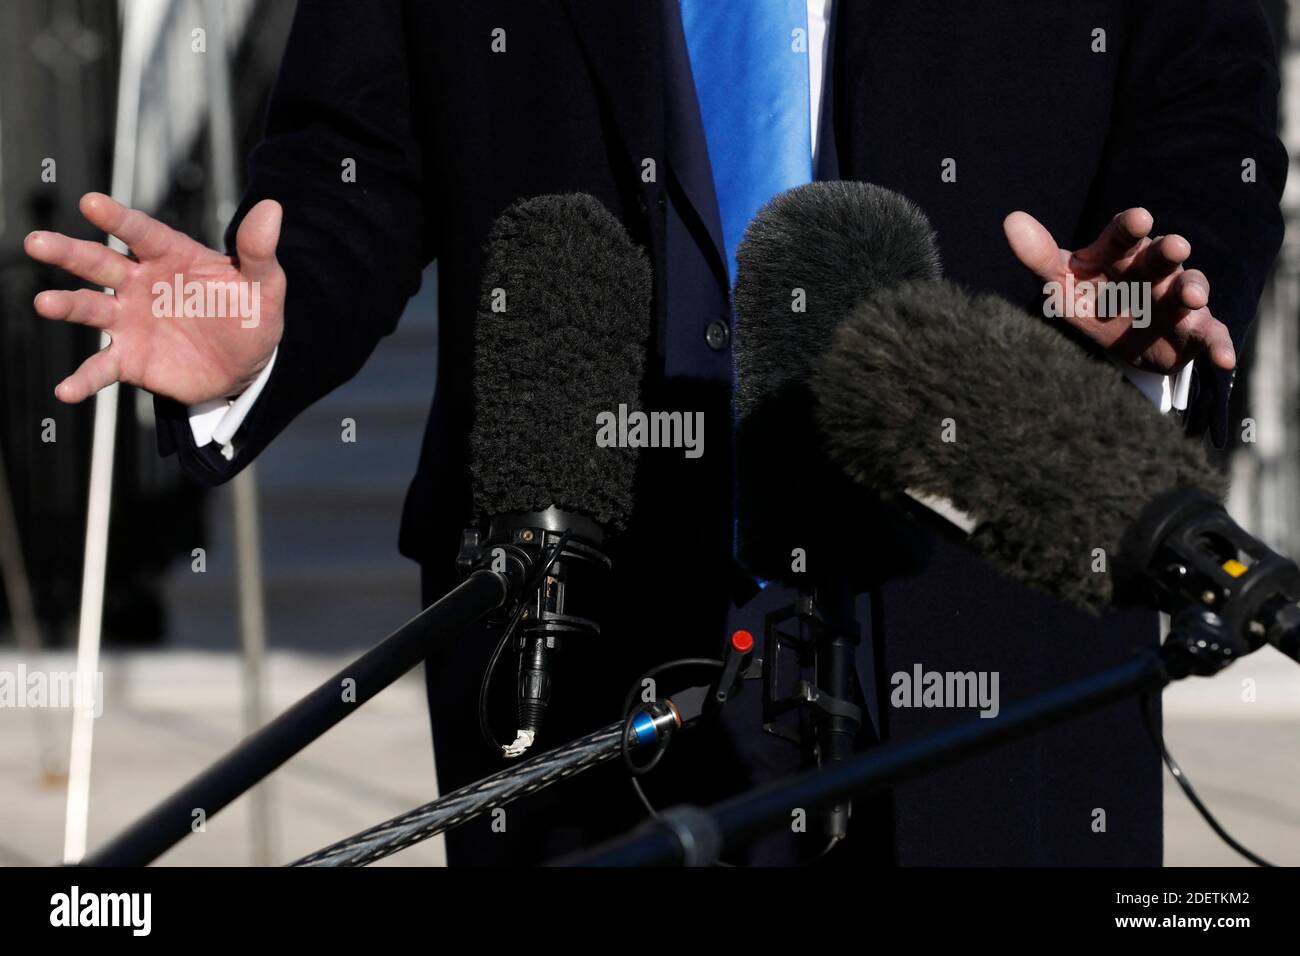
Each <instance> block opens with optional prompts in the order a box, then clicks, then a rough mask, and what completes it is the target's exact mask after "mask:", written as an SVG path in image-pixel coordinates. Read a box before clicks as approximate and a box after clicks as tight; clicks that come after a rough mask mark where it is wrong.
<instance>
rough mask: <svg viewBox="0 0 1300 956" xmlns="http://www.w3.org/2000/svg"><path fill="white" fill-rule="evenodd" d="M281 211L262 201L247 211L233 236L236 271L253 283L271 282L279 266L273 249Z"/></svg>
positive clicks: (278, 233) (267, 201) (278, 206)
mask: <svg viewBox="0 0 1300 956" xmlns="http://www.w3.org/2000/svg"><path fill="white" fill-rule="evenodd" d="M282 216H283V211H282V210H281V208H280V204H279V203H278V202H276V201H275V200H274V199H263V200H262V201H261V202H259V203H258V204H257V205H256V206H254V207H253V208H252V209H250V210H249V211H248V215H246V216H245V217H244V221H243V222H241V223H240V224H239V231H238V232H237V233H236V234H235V254H236V255H237V256H238V257H239V271H240V272H242V273H244V275H246V276H248V278H249V279H251V280H253V281H263V280H266V279H269V278H271V276H272V275H273V274H274V273H275V271H276V270H277V269H279V267H280V266H279V263H278V262H276V259H275V247H276V245H277V244H278V243H279V241H280V221H281V218H282Z"/></svg>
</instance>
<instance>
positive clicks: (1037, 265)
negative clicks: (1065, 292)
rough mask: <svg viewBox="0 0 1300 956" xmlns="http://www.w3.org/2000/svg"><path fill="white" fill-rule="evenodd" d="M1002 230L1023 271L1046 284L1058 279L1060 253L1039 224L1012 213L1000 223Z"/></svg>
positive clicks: (1020, 214) (1025, 214)
mask: <svg viewBox="0 0 1300 956" xmlns="http://www.w3.org/2000/svg"><path fill="white" fill-rule="evenodd" d="M1002 231H1003V233H1005V234H1006V237H1007V245H1009V246H1010V247H1011V251H1012V252H1013V253H1014V254H1015V257H1016V258H1017V259H1019V260H1020V264H1021V265H1023V266H1024V267H1025V268H1026V269H1028V270H1029V271H1030V272H1032V273H1033V274H1034V275H1036V276H1038V277H1039V278H1040V279H1042V280H1044V281H1047V282H1050V281H1053V280H1055V279H1059V278H1060V277H1061V271H1062V266H1061V250H1060V248H1059V247H1058V246H1057V245H1056V240H1055V239H1053V238H1052V234H1051V233H1050V232H1048V231H1047V227H1046V226H1044V225H1043V224H1042V223H1041V222H1039V221H1038V220H1037V219H1035V218H1034V217H1033V216H1031V215H1029V213H1027V212H1013V213H1012V214H1011V215H1009V216H1007V218H1006V219H1005V220H1004V221H1003V223H1002Z"/></svg>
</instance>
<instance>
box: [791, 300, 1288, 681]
mask: <svg viewBox="0 0 1300 956" xmlns="http://www.w3.org/2000/svg"><path fill="white" fill-rule="evenodd" d="M813 389H814V392H815V394H816V396H817V400H818V406H817V407H818V418H819V420H820V422H821V425H822V428H823V431H824V433H825V435H826V436H827V448H828V451H829V453H830V455H831V457H832V458H834V459H835V460H836V461H837V462H839V464H840V465H841V466H842V467H843V468H844V470H845V472H846V474H847V475H848V476H849V477H851V478H852V479H853V480H854V481H856V482H858V483H859V484H860V485H862V486H864V487H865V488H866V489H868V490H869V491H871V492H873V493H874V494H878V495H890V496H903V495H906V496H909V497H910V498H911V499H913V500H914V501H919V502H921V503H922V504H924V505H925V506H926V507H927V508H930V509H932V510H934V511H937V512H938V513H940V514H944V515H946V516H947V517H948V519H949V521H951V522H953V523H954V524H955V525H957V526H960V528H961V535H962V536H963V537H964V538H965V539H966V540H967V541H968V542H969V544H970V545H971V546H972V547H973V548H974V549H975V550H976V551H978V552H979V553H980V554H982V555H983V556H984V557H985V558H986V559H988V560H989V561H990V562H992V563H993V564H994V565H995V566H996V567H997V568H998V569H1000V571H1001V572H1002V573H1003V574H1006V575H1007V576H1009V577H1011V578H1013V579H1015V580H1017V581H1020V582H1021V583H1023V584H1026V585H1029V586H1031V587H1034V588H1037V589H1038V590H1040V591H1045V592H1047V593H1049V594H1052V595H1054V596H1055V597H1057V598H1058V599H1060V600H1062V601H1064V602H1066V603H1069V604H1072V605H1074V606H1076V607H1080V608H1083V609H1085V610H1087V611H1090V612H1092V613H1099V612H1100V611H1102V610H1103V609H1105V608H1106V607H1108V606H1112V605H1114V606H1120V607H1128V606H1147V607H1153V608H1158V609H1160V610H1163V611H1166V612H1168V613H1170V614H1172V615H1176V616H1178V615H1181V616H1182V620H1184V621H1190V622H1192V624H1191V626H1194V627H1196V628H1198V629H1200V630H1203V631H1204V633H1205V634H1206V635H1207V641H1206V645H1205V646H1204V647H1202V648H1201V650H1202V652H1203V653H1204V654H1205V655H1206V657H1207V659H1208V658H1212V657H1215V656H1222V655H1227V656H1240V654H1241V653H1243V652H1248V651H1247V650H1246V649H1247V648H1248V649H1250V650H1253V649H1255V648H1258V647H1259V646H1260V645H1261V644H1263V643H1266V642H1267V643H1271V644H1273V645H1274V646H1275V647H1276V648H1277V649H1278V650H1280V651H1282V652H1283V653H1285V654H1287V655H1288V656H1290V657H1292V658H1295V659H1297V660H1300V569H1298V568H1297V566H1296V564H1295V563H1294V562H1293V561H1291V560H1289V559H1287V558H1284V557H1282V556H1280V555H1278V554H1276V553H1274V552H1273V551H1272V550H1271V549H1269V548H1268V547H1267V546H1266V545H1264V544H1263V543H1262V542H1260V541H1258V540H1257V539H1256V538H1254V537H1253V536H1251V535H1250V534H1248V533H1247V532H1246V531H1244V530H1242V529H1241V528H1240V527H1239V526H1238V525H1237V524H1236V523H1235V522H1234V521H1233V520H1232V518H1231V517H1229V516H1228V514H1227V512H1226V511H1225V510H1224V508H1223V506H1222V504H1221V501H1222V499H1223V497H1224V494H1225V491H1226V482H1225V479H1224V477H1223V476H1222V474H1221V473H1220V472H1219V471H1218V470H1217V469H1215V468H1214V467H1213V466H1212V465H1211V464H1210V463H1209V461H1208V460H1207V458H1206V455H1205V450H1204V446H1203V444H1202V443H1201V442H1198V441H1195V440H1192V439H1189V438H1187V437H1186V435H1185V434H1184V433H1183V431H1182V429H1181V428H1180V426H1179V423H1178V422H1177V421H1176V420H1174V419H1171V418H1168V417H1166V416H1164V415H1161V414H1160V412H1159V411H1158V410H1157V409H1156V408H1155V406H1154V405H1152V404H1151V402H1149V401H1148V400H1147V399H1146V398H1144V397H1143V396H1142V395H1140V394H1139V393H1138V392H1137V390H1136V389H1134V388H1133V387H1132V386H1131V385H1130V384H1129V383H1128V382H1127V381H1126V380H1125V378H1124V377H1123V374H1122V372H1120V371H1119V369H1117V368H1116V367H1115V366H1113V365H1112V364H1111V363H1110V362H1108V361H1107V360H1105V359H1104V358H1102V357H1099V356H1095V355H1092V354H1090V353H1089V352H1087V351H1086V350H1085V349H1084V348H1082V347H1081V346H1079V345H1078V344H1076V343H1075V342H1073V341H1071V340H1070V339H1068V338H1066V337H1065V336H1064V335H1062V334H1061V333H1060V332H1059V331H1058V330H1056V329H1053V328H1051V327H1049V326H1048V325H1047V324H1046V323H1045V322H1044V321H1043V320H1042V319H1039V318H1036V317H1034V316H1032V315H1030V314H1028V313H1027V312H1025V311H1023V310H1021V309H1018V308H1016V307H1015V306H1013V305H1011V304H1010V303H1008V302H1006V301H1005V300H1003V299H1000V298H998V297H997V296H993V295H971V294H969V293H967V292H965V291H963V290H962V289H960V288H958V287H957V286H955V285H953V284H951V283H948V282H941V281H939V282H917V283H910V284H907V285H903V286H899V287H897V288H894V289H889V290H884V291H882V292H879V293H877V294H875V295H873V296H872V297H870V298H869V299H867V300H865V301H864V302H862V303H860V304H859V305H858V306H857V308H856V309H855V310H854V311H853V313H852V315H851V316H850V317H849V318H848V319H847V320H846V321H845V322H844V324H843V325H842V326H841V328H840V329H839V330H838V331H837V332H836V334H835V337H834V344H833V346H832V347H831V348H830V349H829V351H828V352H827V353H826V354H825V355H824V356H823V357H822V359H821V361H820V362H819V363H818V366H817V368H816V370H815V372H814V375H813ZM1197 646H1200V645H1197Z"/></svg>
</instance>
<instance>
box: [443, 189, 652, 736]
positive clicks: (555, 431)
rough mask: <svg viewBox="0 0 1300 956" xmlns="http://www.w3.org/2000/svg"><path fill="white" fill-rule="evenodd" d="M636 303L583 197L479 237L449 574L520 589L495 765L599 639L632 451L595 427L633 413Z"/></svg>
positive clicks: (642, 327) (647, 329)
mask: <svg viewBox="0 0 1300 956" xmlns="http://www.w3.org/2000/svg"><path fill="white" fill-rule="evenodd" d="M650 295H651V274H650V265H649V261H648V259H647V258H646V255H645V253H644V252H643V251H642V250H641V249H640V248H639V247H637V246H636V245H635V244H634V243H633V241H632V239H631V238H630V237H629V236H628V234H627V232H626V230H624V228H623V226H622V225H621V224H620V223H619V222H618V221H617V220H616V219H615V218H614V217H613V216H612V215H611V214H610V213H609V211H608V210H606V209H605V207H604V206H603V205H602V204H601V203H600V201H599V200H597V199H595V198H594V197H592V196H589V195H586V194H582V193H578V194H571V195H552V196H539V197H536V198H532V199H528V200H525V201H522V202H519V203H516V204H515V205H513V206H511V207H510V208H509V209H507V210H506V211H505V212H504V213H502V214H501V216H500V217H499V218H498V219H497V220H496V222H495V224H494V225H493V228H492V230H491V233H490V235H489V238H488V243H487V252H486V261H485V264H484V268H483V275H482V283H481V295H480V299H479V305H478V310H477V314H476V316H475V329H474V366H473V382H474V388H473V393H474V412H473V424H472V428H471V431H470V468H471V478H472V487H473V495H474V511H475V514H476V525H475V526H474V527H472V528H470V529H467V530H466V531H465V533H464V535H463V538H462V546H461V553H460V556H459V558H458V567H459V568H460V569H461V570H462V571H463V572H467V573H468V572H470V571H472V570H474V569H476V568H481V567H489V568H495V569H497V570H505V569H507V568H510V569H514V570H515V571H516V573H518V574H520V575H522V576H523V577H524V578H527V579H528V580H529V581H530V584H529V588H526V589H525V593H524V594H523V598H522V603H521V604H520V605H519V606H518V607H517V608H516V609H515V615H514V618H513V619H514V621H515V622H516V623H517V625H518V627H517V628H516V629H515V631H514V637H515V650H516V651H517V652H518V654H519V669H518V678H517V701H518V714H517V717H518V720H517V727H518V731H517V735H516V739H515V741H514V743H513V744H511V745H509V746H507V747H505V748H503V749H504V751H505V753H506V755H507V756H518V755H519V754H521V753H523V752H524V751H525V750H526V749H527V748H528V747H529V746H530V745H531V744H532V742H533V740H534V739H535V737H536V735H537V733H538V731H539V730H540V728H541V726H542V721H543V718H544V716H545V713H546V708H547V706H548V704H549V701H550V697H551V687H552V678H553V668H554V663H555V657H556V655H557V653H559V652H560V650H561V648H562V646H563V645H564V644H565V643H567V642H569V641H571V640H576V641H589V640H591V639H592V638H594V637H596V636H597V635H598V634H599V633H600V627H599V625H598V624H597V623H596V621H595V620H594V619H593V616H592V612H591V610H590V608H591V606H592V600H593V598H594V597H595V596H596V595H597V594H599V593H600V591H601V587H600V583H599V581H600V579H601V577H602V576H603V575H604V574H605V573H607V572H608V570H609V566H610V562H609V559H608V558H607V557H606V555H605V553H604V550H603V547H604V542H605V535H606V534H607V533H613V532H617V531H620V530H622V529H623V528H624V527H625V526H626V525H627V522H628V519H629V517H630V515H631V512H632V506H633V499H632V485H633V478H634V474H635V470H636V450H635V449H631V448H602V447H598V446H597V444H596V420H597V415H598V414H599V413H601V412H605V411H611V410H614V409H617V408H618V407H619V405H620V404H628V405H631V406H632V407H637V406H638V405H639V395H640V387H641V381H642V377H643V374H644V371H645V355H646V349H647V345H648V342H649V338H650V334H651V310H650ZM534 581H535V583H536V584H537V587H536V589H535V593H532V583H533V582H534Z"/></svg>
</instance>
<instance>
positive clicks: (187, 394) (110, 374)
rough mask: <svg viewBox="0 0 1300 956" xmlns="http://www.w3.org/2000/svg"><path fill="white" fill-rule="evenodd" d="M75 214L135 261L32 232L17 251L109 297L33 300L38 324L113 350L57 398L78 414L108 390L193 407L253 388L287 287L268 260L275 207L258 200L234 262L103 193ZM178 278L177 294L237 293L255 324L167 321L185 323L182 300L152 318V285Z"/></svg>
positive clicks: (278, 331) (276, 234)
mask: <svg viewBox="0 0 1300 956" xmlns="http://www.w3.org/2000/svg"><path fill="white" fill-rule="evenodd" d="M81 213H82V215H83V216H85V217H86V219H87V220H89V221H90V223H91V224H92V225H94V226H96V227H97V228H99V229H102V230H103V231H104V232H106V233H110V234H111V235H114V236H116V237H117V238H118V239H120V240H121V241H122V242H123V243H125V244H126V246H127V248H128V249H129V250H130V251H131V253H132V255H131V257H129V258H128V257H127V256H123V255H119V254H118V253H117V252H114V251H113V250H112V249H109V248H108V247H107V246H104V245H101V244H100V243H97V242H88V241H86V240H82V239H72V238H69V237H68V236H65V235H62V234H61V233H57V232H33V233H32V234H31V235H29V236H28V237H27V239H26V240H25V241H24V242H23V247H24V249H26V251H27V254H28V255H29V256H31V257H32V258H33V259H36V260H37V261H39V262H44V263H47V264H48V265H52V266H58V267H59V268H61V269H64V270H66V271H67V272H70V273H72V274H73V275H74V276H77V277H78V278H81V279H84V280H86V281H87V282H92V283H94V284H95V285H97V286H102V287H105V288H109V289H112V290H113V291H114V294H112V295H110V294H108V293H105V292H101V291H99V290H95V289H80V290H77V291H75V292H60V291H46V292H42V293H40V294H39V295H37V296H36V301H35V306H36V311H37V313H38V314H40V315H42V316H44V317H45V318H47V319H53V320H55V321H62V322H76V323H78V324H80V325H88V326H90V327H91V328H95V329H101V330H103V331H104V332H106V333H108V336H109V338H110V339H111V343H112V344H110V345H109V346H108V348H106V349H103V350H102V351H99V352H96V353H95V354H94V355H92V356H91V357H90V358H88V359H86V361H85V362H83V363H82V364H81V367H80V368H78V369H77V371H76V372H74V373H73V374H72V375H70V376H68V377H67V378H66V379H64V380H63V381H62V382H60V383H59V385H58V387H57V388H55V390H54V395H55V397H56V398H58V399H59V400H60V401H64V402H68V403H71V404H75V403H77V402H80V401H83V400H84V399H87V398H89V397H90V396H91V395H94V394H95V393H96V392H98V391H99V390H100V389H101V388H106V387H107V386H109V385H112V384H113V383H114V382H125V383H126V384H128V385H135V386H138V387H140V388H143V389H145V390H147V391H149V392H152V393H154V394H156V395H162V396H165V397H167V398H173V399H175V400H176V401H178V402H182V403H184V404H186V405H195V404H197V403H199V402H203V401H207V400H209V399H214V398H225V397H228V396H231V395H235V394H238V393H239V392H242V391H244V390H245V389H246V388H247V387H248V386H249V385H251V384H252V382H253V381H254V379H256V378H257V375H258V373H259V372H260V371H261V370H262V369H263V368H264V367H265V366H266V364H267V362H269V361H270V360H271V355H272V354H273V353H274V352H275V348H276V346H277V345H278V344H279V342H280V336H281V335H282V333H283V331H284V296H285V288H286V280H285V275H284V270H283V269H281V268H280V264H279V262H277V261H276V258H275V247H276V244H277V243H278V242H279V239H280V217H281V209H280V204H279V203H277V202H275V201H274V200H271V199H264V200H262V201H261V202H260V203H258V204H257V205H256V206H254V207H253V208H252V209H251V210H249V212H248V215H247V216H246V217H245V218H244V221H243V222H242V223H241V224H240V226H239V232H238V234H237V236H236V237H235V252H236V257H235V258H233V259H232V258H231V257H230V256H227V255H223V254H221V253H219V252H216V251H215V250H212V249H209V248H207V247H206V246H204V245H201V244H200V243H198V242H195V241H194V240H193V239H191V238H189V237H188V236H186V235H184V234H182V233H179V232H177V231H176V230H174V229H171V228H169V227H168V226H166V225H164V224H163V223H161V222H158V221H157V220H155V219H151V218H150V217H149V216H146V215H145V214H144V213H142V212H139V211H137V210H134V209H128V208H126V207H125V206H123V205H122V204H121V203H118V202H116V201H114V200H113V199H111V198H109V197H108V196H105V195H103V194H102V193H87V194H86V195H85V196H83V197H81ZM178 275H179V276H180V277H181V279H180V283H181V287H182V288H184V286H185V285H186V283H190V282H196V281H197V282H199V283H202V284H203V287H204V288H205V289H206V288H209V285H210V284H211V283H221V284H222V286H221V288H227V289H234V288H239V289H240V290H241V291H242V294H243V297H244V298H245V300H246V301H249V302H256V303H257V315H256V322H255V323H254V322H251V321H250V320H249V319H247V318H241V316H240V315H239V314H238V313H237V312H236V313H235V314H230V313H229V311H227V315H226V317H220V318H219V317H188V318H177V317H173V316H175V315H184V308H183V306H184V299H182V300H181V301H180V302H174V303H172V306H173V308H172V310H171V312H170V314H169V315H166V316H164V317H162V318H159V317H157V315H156V314H155V313H156V311H157V310H156V309H155V303H156V302H157V301H158V300H159V295H158V294H157V293H156V292H155V285H156V284H157V283H163V284H164V285H166V286H168V287H171V288H173V289H174V288H175V284H176V276H178ZM228 283H243V285H242V286H229V285H227V284H228ZM253 283H257V285H256V286H254V285H253ZM253 290H256V298H255V299H254V298H253Z"/></svg>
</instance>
